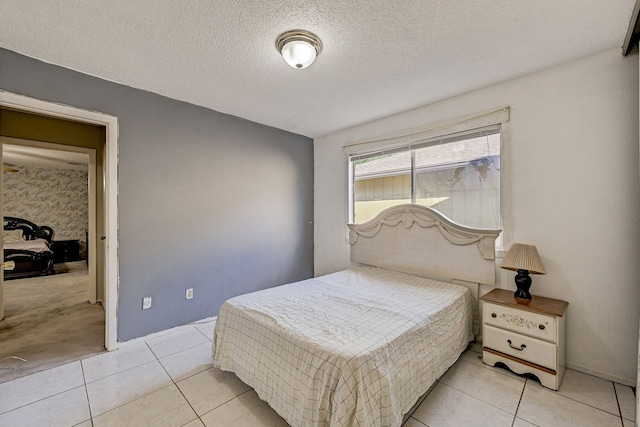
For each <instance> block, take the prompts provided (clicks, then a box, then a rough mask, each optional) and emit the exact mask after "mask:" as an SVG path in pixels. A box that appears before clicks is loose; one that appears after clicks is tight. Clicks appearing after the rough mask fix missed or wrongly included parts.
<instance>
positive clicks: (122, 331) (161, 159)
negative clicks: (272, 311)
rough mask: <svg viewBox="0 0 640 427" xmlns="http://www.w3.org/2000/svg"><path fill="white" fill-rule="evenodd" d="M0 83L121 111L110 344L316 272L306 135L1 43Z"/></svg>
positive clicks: (52, 98) (28, 92) (14, 89)
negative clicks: (147, 301) (116, 275)
mask: <svg viewBox="0 0 640 427" xmlns="http://www.w3.org/2000/svg"><path fill="white" fill-rule="evenodd" d="M184 78H185V79H188V71H187V72H186V73H185V76H184ZM211 84H212V85H223V84H224V82H216V81H211ZM0 89H3V90H6V91H10V92H14V93H18V94H23V95H26V96H30V97H33V98H37V99H41V100H46V101H52V102H57V103H62V104H67V105H71V106H74V107H79V108H86V109H89V110H94V111H99V112H103V113H106V114H110V115H113V116H116V117H117V118H118V124H119V140H118V144H119V145H118V148H119V161H118V180H119V195H118V220H119V231H118V236H119V237H118V245H119V246H118V259H119V270H120V285H119V298H118V340H120V341H126V340H130V339H133V338H136V337H140V336H144V335H147V334H149V333H152V332H156V331H160V330H164V329H167V328H171V327H174V326H177V325H181V324H185V323H189V322H192V321H196V320H199V319H203V318H206V317H210V316H214V315H216V314H217V313H218V310H219V309H220V306H221V305H222V303H223V302H224V301H225V300H226V299H228V298H230V297H233V296H236V295H239V294H243V293H246V292H251V291H255V290H259V289H264V288H268V287H272V286H276V285H280V284H283V283H287V282H292V281H297V280H302V279H306V278H309V277H312V276H313V141H312V140H311V139H309V138H306V137H304V136H300V135H296V134H292V133H289V132H285V131H282V130H279V129H274V128H271V127H268V126H264V125H260V124H257V123H253V122H249V121H246V120H243V119H240V118H237V117H233V116H229V115H226V114H222V113H219V112H216V111H212V110H209V109H206V108H202V107H198V106H195V105H191V104H188V103H184V102H180V101H176V100H172V99H169V98H166V97H163V96H160V95H156V94H153V93H150V92H145V91H142V90H138V89H133V88H131V87H127V86H124V85H120V84H116V83H112V82H108V81H106V80H102V79H98V78H95V77H91V76H88V75H85V74H81V73H78V72H75V71H71V70H68V69H65V68H62V67H59V66H55V65H51V64H46V63H44V62H41V61H37V60H35V59H32V58H29V57H25V56H23V55H19V54H17V53H15V52H11V51H8V50H5V49H0ZM255 102H259V103H262V104H264V108H269V100H268V99H256V100H255ZM187 288H193V291H194V298H193V299H192V300H186V299H185V290H186V289H187ZM146 296H151V297H153V304H152V307H151V308H150V309H148V310H142V298H143V297H146Z"/></svg>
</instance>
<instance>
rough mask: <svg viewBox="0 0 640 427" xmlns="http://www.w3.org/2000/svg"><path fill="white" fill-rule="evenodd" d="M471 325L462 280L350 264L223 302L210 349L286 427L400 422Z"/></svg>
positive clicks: (471, 305)
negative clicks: (458, 283)
mask: <svg viewBox="0 0 640 427" xmlns="http://www.w3.org/2000/svg"><path fill="white" fill-rule="evenodd" d="M474 321H476V324H477V307H476V303H475V302H474V299H473V297H472V296H471V293H470V292H469V290H468V289H467V288H465V287H463V286H458V285H453V284H450V283H444V282H439V281H435V280H430V279H425V278H419V277H416V276H411V275H408V274H403V273H398V272H393V271H389V270H383V269H379V268H372V267H356V268H352V269H348V270H345V271H341V272H337V273H333V274H329V275H326V276H322V277H318V278H315V279H309V280H305V281H302V282H298V283H294V284H289V285H284V286H279V287H276V288H271V289H267V290H263V291H259V292H254V293H251V294H247V295H242V296H239V297H236V298H232V299H230V300H228V301H227V302H225V303H224V305H223V306H222V308H221V310H220V313H219V315H218V318H217V321H216V326H215V331H214V338H213V349H212V355H213V360H214V366H216V367H219V368H220V369H223V370H226V371H232V372H235V373H236V375H237V376H238V377H239V378H240V379H241V380H242V381H244V382H245V383H247V384H249V385H250V386H251V387H253V388H254V389H255V391H256V392H257V393H258V395H259V396H260V398H261V399H263V400H265V401H266V402H268V403H269V405H270V406H271V407H272V408H273V409H274V410H275V411H276V412H278V413H279V414H280V415H281V416H282V417H283V418H284V419H285V420H286V421H287V422H288V423H289V424H291V425H292V426H296V427H298V426H327V425H330V426H362V427H373V426H400V424H401V423H402V419H403V415H404V414H405V413H406V412H407V411H408V410H409V409H410V408H411V407H412V406H413V404H414V403H415V402H416V400H417V399H418V398H419V397H420V396H421V395H423V394H424V393H425V392H426V391H427V390H428V389H429V387H430V386H431V385H432V384H433V383H434V382H435V380H436V379H437V378H438V377H440V376H441V375H443V374H444V372H445V371H446V370H447V369H448V368H449V367H450V366H451V365H452V364H453V363H454V362H455V361H456V360H457V358H458V357H459V355H460V353H461V352H462V351H463V350H464V349H465V347H466V346H467V344H468V343H469V341H470V340H472V339H473V337H474V332H475V331H474Z"/></svg>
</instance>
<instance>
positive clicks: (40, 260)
mask: <svg viewBox="0 0 640 427" xmlns="http://www.w3.org/2000/svg"><path fill="white" fill-rule="evenodd" d="M53 235H54V232H53V229H52V228H51V227H49V226H46V225H43V226H38V225H36V224H34V223H33V222H31V221H28V220H26V219H23V218H16V217H11V216H5V217H4V231H3V247H4V261H5V262H6V261H14V262H15V268H14V269H13V270H5V271H4V279H5V280H11V279H19V278H25V277H35V276H45V275H50V274H54V269H53V251H52V250H51V243H52V241H53Z"/></svg>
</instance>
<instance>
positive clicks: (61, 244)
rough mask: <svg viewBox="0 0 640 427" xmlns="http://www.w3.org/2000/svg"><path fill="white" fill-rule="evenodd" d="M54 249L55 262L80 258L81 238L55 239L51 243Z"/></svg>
mask: <svg viewBox="0 0 640 427" xmlns="http://www.w3.org/2000/svg"><path fill="white" fill-rule="evenodd" d="M51 250H52V251H53V262H54V263H56V264H57V263H60V262H70V261H78V260H79V259H80V241H79V240H54V241H53V243H52V244H51Z"/></svg>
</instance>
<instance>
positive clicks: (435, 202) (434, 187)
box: [350, 124, 502, 229]
mask: <svg viewBox="0 0 640 427" xmlns="http://www.w3.org/2000/svg"><path fill="white" fill-rule="evenodd" d="M500 130H501V126H500V125H499V124H498V125H492V126H488V127H484V128H481V129H474V130H469V131H465V132H461V133H457V134H450V135H444V136H438V137H437V138H432V139H422V140H418V141H414V142H412V143H411V145H408V146H404V147H395V148H393V149H391V150H387V151H385V150H378V151H376V152H371V153H367V154H358V155H351V156H350V162H351V167H350V171H351V179H352V181H351V182H352V187H351V188H352V191H351V195H350V196H351V202H352V209H351V211H352V218H351V220H352V222H354V223H363V222H366V221H368V220H370V219H372V218H373V217H374V216H375V215H377V214H378V213H379V212H380V211H381V210H383V209H385V208H387V207H389V206H393V205H397V204H401V203H417V204H421V205H424V206H429V207H431V208H433V209H435V210H437V211H439V212H440V213H442V214H443V215H445V216H447V217H448V218H450V219H452V220H453V221H455V222H457V223H459V224H462V225H466V226H469V227H475V228H490V229H499V228H501V225H502V220H501V211H500Z"/></svg>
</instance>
